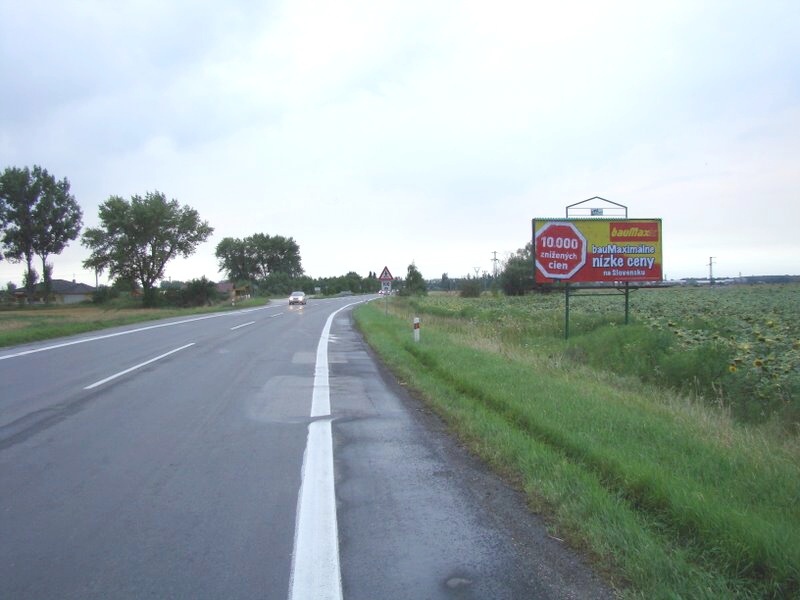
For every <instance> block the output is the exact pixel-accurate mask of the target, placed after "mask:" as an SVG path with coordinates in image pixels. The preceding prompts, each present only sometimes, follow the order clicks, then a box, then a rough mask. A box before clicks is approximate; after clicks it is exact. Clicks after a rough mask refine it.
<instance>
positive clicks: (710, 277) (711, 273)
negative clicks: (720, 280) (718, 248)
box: [708, 256, 715, 285]
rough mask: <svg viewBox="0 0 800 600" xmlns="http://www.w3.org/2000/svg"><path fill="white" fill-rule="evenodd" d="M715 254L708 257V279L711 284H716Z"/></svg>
mask: <svg viewBox="0 0 800 600" xmlns="http://www.w3.org/2000/svg"><path fill="white" fill-rule="evenodd" d="M714 258H715V257H714V256H709V257H708V281H709V285H714Z"/></svg>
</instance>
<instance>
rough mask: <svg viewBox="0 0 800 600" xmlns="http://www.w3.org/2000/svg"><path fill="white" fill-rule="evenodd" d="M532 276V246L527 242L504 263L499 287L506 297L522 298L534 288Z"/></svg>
mask: <svg viewBox="0 0 800 600" xmlns="http://www.w3.org/2000/svg"><path fill="white" fill-rule="evenodd" d="M533 275H534V273H533V244H532V242H529V243H528V244H527V245H526V246H525V247H524V248H520V249H519V250H517V252H516V254H514V255H513V256H511V257H509V259H508V260H507V261H506V264H505V266H504V267H503V272H502V273H501V274H500V285H501V287H502V288H503V291H504V292H505V293H506V295H508V296H522V295H524V294H525V292H526V291H528V290H532V289H533V288H534V287H535V283H534V279H533Z"/></svg>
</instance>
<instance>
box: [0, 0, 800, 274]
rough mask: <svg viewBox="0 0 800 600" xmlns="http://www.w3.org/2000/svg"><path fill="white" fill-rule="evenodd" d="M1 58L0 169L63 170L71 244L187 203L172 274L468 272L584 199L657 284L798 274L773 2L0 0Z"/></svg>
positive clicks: (792, 29)
mask: <svg viewBox="0 0 800 600" xmlns="http://www.w3.org/2000/svg"><path fill="white" fill-rule="evenodd" d="M0 53H1V54H0V82H1V85H2V91H0V169H2V168H5V167H8V166H17V167H24V166H30V167H32V166H33V165H34V164H38V165H41V166H43V167H45V168H46V169H48V170H49V171H50V172H51V173H52V174H54V175H55V176H56V177H58V178H62V177H67V178H68V179H69V181H70V183H71V185H72V192H73V194H74V195H75V197H76V199H77V200H78V202H79V203H80V205H81V207H82V208H83V211H84V222H85V225H86V226H96V225H97V224H98V216H97V215H98V206H99V204H100V203H102V202H103V201H105V200H106V199H108V197H109V196H110V195H120V196H123V197H125V198H129V197H130V196H131V195H133V194H144V193H145V192H147V191H152V190H159V191H161V192H163V193H164V194H166V196H167V197H168V198H175V199H177V200H178V201H179V202H180V203H181V204H188V205H190V206H192V207H193V208H195V209H197V210H198V212H199V213H200V216H201V218H202V219H204V220H207V221H208V222H209V224H210V225H211V226H212V227H214V235H213V236H212V237H211V238H210V240H209V241H208V242H206V243H204V244H203V245H201V246H200V247H199V248H198V250H197V252H196V253H195V255H194V256H192V257H191V258H189V259H186V260H183V259H176V260H174V261H173V262H171V263H169V265H168V267H167V276H168V277H171V278H172V279H180V280H186V279H192V278H195V277H200V276H203V275H205V276H206V277H208V278H210V279H212V280H215V281H217V280H220V279H222V278H223V274H222V273H219V272H218V265H217V261H216V259H215V257H214V249H215V247H216V245H217V244H218V243H219V241H220V240H221V239H222V238H224V237H244V236H248V235H251V234H253V233H267V234H270V235H275V234H280V235H283V236H287V237H288V236H291V237H293V238H294V239H295V240H296V241H297V242H298V244H299V245H300V252H301V256H302V259H303V268H304V269H305V271H306V273H307V274H309V275H311V276H313V277H318V276H330V275H340V274H344V273H345V272H347V271H351V270H354V271H356V272H358V273H360V274H361V275H364V276H365V275H366V274H367V272H368V271H378V272H379V271H380V270H381V269H382V268H383V267H384V265H386V266H388V267H389V269H390V270H391V271H392V272H393V274H394V275H396V276H397V275H404V274H405V271H406V268H407V266H408V264H409V263H411V262H412V261H415V263H416V265H417V266H418V267H419V269H420V270H421V272H422V273H423V275H424V276H425V277H426V278H438V277H440V276H441V274H442V273H445V272H446V273H448V274H449V275H450V276H451V277H459V276H463V275H466V274H468V273H470V274H472V273H474V271H473V269H474V268H476V267H478V268H480V270H486V271H491V269H492V262H491V258H492V256H493V254H492V253H493V252H494V251H496V252H497V256H498V258H500V259H503V258H505V257H506V256H508V254H509V253H511V252H513V251H515V250H516V249H517V248H520V247H522V246H524V245H525V244H526V243H527V242H528V241H529V240H530V237H531V219H532V218H533V217H560V216H563V215H564V209H565V206H566V205H568V204H573V203H575V202H579V201H581V200H584V199H587V198H590V197H593V196H601V197H603V198H607V199H609V200H612V201H614V202H617V203H620V204H624V205H627V206H628V208H629V216H630V217H656V218H662V219H663V233H664V273H665V275H666V276H667V277H668V278H679V277H688V276H704V275H707V273H708V267H707V264H708V261H709V257H710V256H714V257H715V258H714V262H715V266H714V274H715V276H716V275H718V276H734V275H738V274H739V273H740V272H741V273H742V274H745V275H747V274H785V273H792V274H800V241H798V226H800V3H798V2H797V0H789V1H786V2H778V1H770V0H766V1H763V2H752V1H746V2H738V1H735V0H733V1H732V0H725V1H719V2H702V1H698V0H691V1H687V2H680V1H670V2H659V3H655V2H642V1H640V0H636V1H631V2H600V1H585V2H584V1H563V0H562V1H559V2H533V1H529V2H523V1H522V0H516V1H514V2H505V1H502V0H493V1H492V2H487V1H483V2H455V1H453V2H447V1H444V2H443V1H438V0H424V1H416V0H401V1H397V2H393V1H385V0H380V1H375V0H365V1H363V2H362V1H352V0H336V1H335V2H325V1H320V0H316V1H311V0H299V1H294V0H292V1H286V2H268V1H267V2H265V1H262V0H258V1H257V0H236V1H231V0H226V1H224V2H220V1H218V0H216V1H214V2H210V1H209V2H206V1H201V0H169V1H165V0H152V1H145V0H143V1H136V2H124V1H120V2H106V1H103V0H96V1H70V0H52V1H40V0H26V1H25V2H22V1H19V0H0ZM87 256H88V251H87V250H86V249H85V248H83V247H82V246H81V245H80V243H79V241H78V240H76V241H75V242H73V243H72V244H71V245H70V247H69V248H68V249H67V250H65V251H64V252H63V253H62V254H61V255H60V256H55V257H53V258H52V260H53V263H54V265H55V269H54V277H56V278H61V279H72V278H73V276H74V277H76V278H77V279H78V281H83V282H85V283H90V284H94V274H93V273H91V272H88V271H85V270H83V269H82V268H81V261H82V260H84V259H85V258H86V257H87ZM39 270H41V269H40V267H39ZM22 272H23V269H22V267H21V266H20V265H14V264H10V263H8V262H7V261H4V262H0V284H2V285H5V282H6V281H14V282H15V283H17V284H20V283H21V280H22ZM101 281H102V280H101Z"/></svg>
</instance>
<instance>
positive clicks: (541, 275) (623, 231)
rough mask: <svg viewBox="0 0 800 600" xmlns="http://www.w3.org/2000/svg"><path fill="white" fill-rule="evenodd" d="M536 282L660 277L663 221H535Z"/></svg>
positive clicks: (626, 279) (627, 279)
mask: <svg viewBox="0 0 800 600" xmlns="http://www.w3.org/2000/svg"><path fill="white" fill-rule="evenodd" d="M533 255H534V258H535V261H536V268H535V272H536V277H535V279H536V282H537V283H554V282H557V281H563V282H567V283H574V282H583V283H611V282H626V281H628V282H631V281H661V280H662V279H663V271H662V264H661V219H534V220H533Z"/></svg>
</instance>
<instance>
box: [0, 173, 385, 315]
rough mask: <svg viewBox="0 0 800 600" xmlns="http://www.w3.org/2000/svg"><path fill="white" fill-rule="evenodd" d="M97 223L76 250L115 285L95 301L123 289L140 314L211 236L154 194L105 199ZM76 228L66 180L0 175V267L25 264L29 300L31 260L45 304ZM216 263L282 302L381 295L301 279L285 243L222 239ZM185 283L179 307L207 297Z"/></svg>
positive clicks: (200, 284) (204, 284)
mask: <svg viewBox="0 0 800 600" xmlns="http://www.w3.org/2000/svg"><path fill="white" fill-rule="evenodd" d="M99 221H100V224H99V225H98V226H97V227H90V228H87V229H86V230H85V231H84V232H83V235H82V236H81V244H82V245H83V246H85V247H86V248H87V249H88V250H89V252H90V254H89V258H87V259H86V260H84V261H83V266H84V268H86V269H92V270H94V271H95V272H97V273H98V274H102V273H104V272H108V274H109V277H110V278H112V279H113V280H114V281H115V285H114V286H113V287H114V288H115V289H114V290H101V291H100V292H99V293H98V298H101V299H102V298H107V297H110V296H113V294H114V293H115V291H119V290H120V289H124V288H128V289H132V288H139V289H141V290H142V292H143V303H144V305H145V306H155V305H156V304H157V302H158V299H159V297H160V295H161V294H162V292H161V290H160V289H159V288H158V287H157V284H158V283H159V282H163V280H164V276H165V270H166V266H167V264H168V263H169V262H170V261H171V260H172V259H174V258H176V257H178V256H182V257H188V256H190V255H191V254H193V253H194V252H195V250H196V249H197V246H198V245H199V244H201V243H202V242H204V241H206V240H207V239H208V238H209V237H210V236H211V234H212V233H213V232H214V228H213V227H211V226H210V225H209V224H208V222H207V221H203V220H202V219H201V218H200V215H199V214H198V212H197V211H196V210H195V209H193V208H191V207H190V206H187V205H183V206H181V205H180V204H179V203H178V201H177V200H175V199H172V200H168V199H167V197H166V196H165V195H164V194H163V193H162V192H159V191H153V192H147V193H145V194H144V195H143V196H141V195H134V196H131V198H130V199H125V198H122V197H120V196H110V197H109V198H108V200H106V201H105V202H103V203H102V204H101V205H100V207H99ZM82 226H83V213H82V211H81V208H80V206H79V205H78V203H77V201H76V200H75V197H74V196H73V195H72V194H71V193H70V184H69V181H68V180H67V179H66V178H64V179H61V180H58V179H56V178H55V177H54V176H53V175H51V174H50V173H48V172H47V170H46V169H43V168H42V167H39V166H34V167H33V169H29V168H27V167H25V168H22V169H20V168H17V167H9V168H6V169H5V170H4V171H3V173H2V174H0V260H9V261H12V262H24V263H25V265H26V269H25V274H24V286H25V290H26V296H27V298H28V299H31V298H33V295H34V290H35V286H36V284H37V282H38V280H39V272H38V271H37V269H36V268H35V267H34V259H35V258H36V257H38V258H39V259H40V260H41V265H42V275H43V277H44V298H45V300H48V299H49V298H50V293H51V287H50V285H51V280H52V270H53V266H52V263H50V262H49V260H48V259H49V258H50V257H52V256H53V255H58V254H60V253H61V251H62V250H64V248H66V246H67V245H68V244H69V242H71V241H74V240H75V239H77V238H78V236H79V235H80V232H81V228H82ZM215 255H216V258H217V260H218V262H219V270H220V271H224V272H225V274H226V275H227V277H228V278H229V279H230V280H231V281H233V282H240V283H241V282H244V283H245V285H248V286H250V287H251V288H253V289H255V290H258V291H259V292H260V293H262V294H283V293H286V294H288V293H289V292H291V291H294V290H296V289H303V290H304V291H306V292H308V293H314V292H315V291H316V290H317V289H320V290H321V291H322V293H329V294H336V293H341V292H346V291H350V292H353V293H365V292H376V291H377V290H378V289H380V282H379V281H378V278H377V276H376V275H375V274H374V273H372V272H370V274H369V275H368V277H366V278H362V277H361V276H360V275H358V274H357V273H355V272H350V273H347V274H346V275H343V276H341V277H328V278H319V279H312V278H310V277H307V276H305V275H304V273H303V268H302V265H301V257H300V247H299V246H298V244H297V242H295V241H294V239H292V238H291V237H284V236H281V235H272V236H270V235H268V234H265V233H254V234H253V235H251V236H249V237H245V238H243V239H239V238H233V237H226V238H224V239H223V240H222V241H221V242H220V243H219V244H217V247H216V251H215ZM190 283H191V284H192V285H189V286H187V285H184V286H182V288H184V289H189V292H183V293H182V296H181V297H182V300H181V301H183V302H186V301H189V300H187V298H191V299H197V298H208V297H209V296H211V295H213V293H212V291H211V288H213V283H211V282H209V281H208V280H206V279H205V277H203V278H202V280H197V281H195V282H190ZM168 287H172V286H168ZM173 295H174V294H173Z"/></svg>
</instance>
